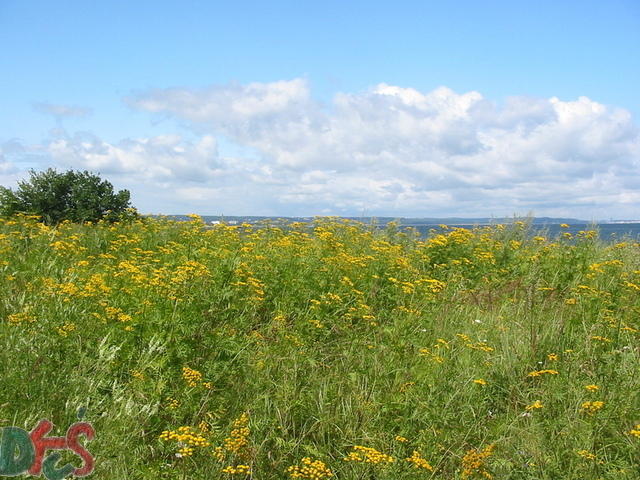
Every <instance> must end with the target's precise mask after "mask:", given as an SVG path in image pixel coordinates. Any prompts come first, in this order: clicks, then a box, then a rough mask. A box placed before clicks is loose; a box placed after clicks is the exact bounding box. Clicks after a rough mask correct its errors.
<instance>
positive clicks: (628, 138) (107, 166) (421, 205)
mask: <svg viewBox="0 0 640 480" xmlns="http://www.w3.org/2000/svg"><path fill="white" fill-rule="evenodd" d="M127 102H128V103H129V104H130V105H131V106H133V107H135V108H137V109H139V110H142V111H147V112H150V113H153V114H155V115H161V116H166V117H172V118H176V119H178V120H180V121H182V122H186V124H187V125H188V126H190V127H191V129H192V130H193V133H194V134H195V135H196V137H197V139H196V140H193V141H192V140H189V139H188V138H185V137H184V136H183V135H160V136H154V137H148V138H136V139H124V140H121V141H118V142H115V143H109V142H105V141H104V140H102V139H100V138H98V137H96V136H94V135H90V134H79V133H78V134H74V135H68V134H67V133H66V132H65V131H64V130H61V129H59V130H58V131H57V132H54V133H53V138H52V139H51V140H49V141H48V142H45V143H44V144H43V145H41V146H39V147H37V148H35V150H38V151H45V152H47V153H48V154H49V155H50V156H51V157H52V158H53V160H54V161H55V163H56V164H57V165H59V166H61V167H63V168H68V167H73V168H86V169H90V170H94V171H100V172H101V173H103V174H105V175H106V176H113V178H114V179H115V180H116V181H117V182H119V185H121V188H129V189H130V190H131V191H132V194H133V197H134V201H135V203H136V204H137V205H138V206H140V208H141V209H142V210H144V211H155V212H165V213H179V212H183V213H184V212H188V211H198V212H200V213H204V214H206V213H223V212H224V213H227V214H255V215H260V214H264V215H313V214H320V213H330V214H343V215H358V214H360V213H362V212H363V211H366V212H367V214H371V215H394V216H450V215H457V216H488V215H491V214H494V215H510V214H513V213H516V212H517V213H521V214H525V213H528V212H531V211H533V212H534V213H535V214H537V215H551V216H576V217H582V218H586V219H591V218H605V217H609V216H613V217H633V216H636V217H637V216H638V206H639V205H638V202H639V200H638V194H637V193H636V192H638V191H640V130H639V128H638V126H637V125H635V124H634V122H633V120H632V118H631V116H630V114H629V113H628V112H627V111H625V110H623V109H619V108H614V107H609V106H605V105H602V104H600V103H597V102H595V101H593V100H590V99H588V98H586V97H580V98H578V99H577V100H575V101H562V100H560V99H558V98H549V99H539V98H528V97H513V98H509V99H507V100H506V101H505V102H504V103H503V104H501V105H497V104H495V103H493V102H491V101H489V100H487V99H485V98H483V96H482V95H481V94H480V93H478V92H468V93H463V94H458V93H456V92H454V91H452V90H450V89H448V88H446V87H441V88H438V89H435V90H433V91H431V92H420V91H418V90H416V89H412V88H403V87H399V86H393V85H387V84H380V85H377V86H374V87H372V88H371V89H370V90H368V91H365V92H359V93H339V94H337V95H335V97H334V98H333V100H332V102H331V103H330V104H329V105H323V104H321V103H319V102H317V101H315V100H314V99H313V98H312V95H311V91H310V88H309V86H308V84H307V82H306V81H305V80H302V79H294V80H290V81H280V82H273V83H252V84H248V85H239V84H231V85H226V86H213V87H209V88H205V89H189V88H170V89H156V90H151V91H148V92H143V93H140V94H138V95H136V96H133V97H130V98H128V99H127ZM218 137H220V138H222V137H223V138H224V139H225V142H229V141H230V142H232V143H233V144H235V145H237V146H239V147H242V148H241V149H240V150H241V151H247V150H250V151H251V152H254V154H252V155H251V158H249V157H248V156H242V155H240V156H234V157H231V156H228V155H224V152H223V153H219V151H218V148H219V144H218V142H217V141H216V138H218ZM221 148H222V147H221ZM222 150H224V148H222ZM1 162H2V160H1V159H0V165H2V163H1ZM116 181H114V183H117V182H116Z"/></svg>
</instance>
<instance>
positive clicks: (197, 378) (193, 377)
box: [182, 367, 202, 387]
mask: <svg viewBox="0 0 640 480" xmlns="http://www.w3.org/2000/svg"><path fill="white" fill-rule="evenodd" d="M182 378H184V381H185V382H187V385H189V386H190V387H197V386H198V384H199V383H200V382H201V381H202V373H200V372H199V371H198V370H194V369H193V368H189V367H182Z"/></svg>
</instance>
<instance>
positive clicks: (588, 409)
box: [581, 401, 604, 415]
mask: <svg viewBox="0 0 640 480" xmlns="http://www.w3.org/2000/svg"><path fill="white" fill-rule="evenodd" d="M581 406H582V410H583V411H584V412H585V413H588V414H589V415H593V414H595V413H597V412H598V411H599V410H601V409H602V407H604V402H601V401H595V402H584V403H583V404H582V405H581Z"/></svg>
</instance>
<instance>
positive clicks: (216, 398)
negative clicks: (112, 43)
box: [0, 216, 640, 480]
mask: <svg viewBox="0 0 640 480" xmlns="http://www.w3.org/2000/svg"><path fill="white" fill-rule="evenodd" d="M570 237H571V235H569V234H568V233H567V234H565V235H561V236H560V237H558V238H546V237H543V236H533V234H531V233H530V232H529V230H528V226H527V225H526V224H524V223H515V224H513V225H508V226H501V225H497V226H493V227H486V228H477V229H474V230H463V229H445V230H444V231H443V232H441V233H435V232H434V233H433V234H432V235H431V236H430V237H429V238H427V239H425V238H420V237H419V236H418V235H417V234H415V233H412V232H410V231H409V232H401V231H399V230H397V228H396V227H394V226H393V225H391V226H389V227H388V228H387V229H386V230H377V229H374V228H371V227H367V226H365V225H361V224H357V223H353V222H347V221H343V220H338V219H317V220H316V222H315V223H314V224H313V225H307V224H294V225H291V226H289V227H282V228H276V227H273V226H267V225H265V226H263V227H258V226H254V227H251V226H248V225H242V226H227V225H218V226H216V227H214V228H209V229H205V228H203V224H202V223H201V221H200V219H199V218H198V217H195V216H194V218H193V220H192V221H190V222H182V223H179V222H170V221H162V220H143V221H139V222H136V223H132V224H116V225H109V224H96V225H74V224H63V225H61V226H59V227H58V228H55V229H54V228H48V227H46V226H43V225H42V224H40V223H38V222H37V221H36V220H34V219H29V218H27V217H21V218H12V219H4V220H0V292H1V294H2V295H1V297H0V372H1V373H2V376H1V378H0V426H4V427H6V426H10V425H15V426H18V427H21V428H24V429H26V430H31V429H32V428H33V427H34V426H35V425H36V423H37V422H38V420H40V419H42V418H48V419H50V420H51V421H53V422H54V423H55V425H56V430H54V432H53V434H64V431H66V429H67V427H68V426H69V425H70V424H72V423H73V422H74V421H76V419H77V417H76V415H77V411H78V409H80V408H81V407H85V408H86V413H85V419H86V420H87V421H89V422H91V423H92V424H93V426H94V428H95V430H96V438H95V439H94V440H93V441H91V442H86V445H87V448H88V449H89V451H90V452H91V453H92V454H93V455H94V456H95V458H96V469H95V472H94V473H93V477H91V478H96V479H113V480H122V479H203V480H204V479H207V480H210V479H255V480H267V479H286V478H303V479H304V478H307V479H312V478H313V479H323V478H336V479H344V480H352V479H354V480H355V479H362V480H365V479H366V480H372V479H380V480H382V479H388V480H396V479H428V478H434V479H465V478H468V479H473V478H495V479H536V480H537V479H554V480H556V479H616V480H620V479H629V480H632V479H634V480H636V479H638V478H640V471H639V470H638V468H639V467H638V464H639V460H640V425H639V424H640V375H639V373H640V245H638V244H637V243H636V244H634V243H632V242H626V243H618V244H605V243H602V242H600V241H599V240H598V238H597V233H596V232H591V231H586V232H581V233H580V234H579V235H578V236H577V237H574V238H570ZM69 458H70V459H73V460H72V461H73V462H75V464H76V465H79V464H80V463H81V462H80V461H79V459H78V458H77V457H73V456H71V457H69Z"/></svg>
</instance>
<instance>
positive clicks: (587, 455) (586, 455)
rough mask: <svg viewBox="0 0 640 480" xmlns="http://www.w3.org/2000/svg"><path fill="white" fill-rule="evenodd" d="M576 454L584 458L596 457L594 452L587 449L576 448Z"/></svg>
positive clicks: (592, 458)
mask: <svg viewBox="0 0 640 480" xmlns="http://www.w3.org/2000/svg"><path fill="white" fill-rule="evenodd" d="M576 454H577V455H578V456H579V457H582V458H586V459H587V460H595V459H596V455H595V453H591V452H590V451H589V450H578V451H577V452H576Z"/></svg>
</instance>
